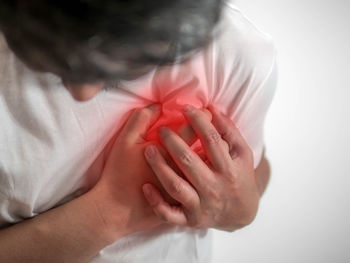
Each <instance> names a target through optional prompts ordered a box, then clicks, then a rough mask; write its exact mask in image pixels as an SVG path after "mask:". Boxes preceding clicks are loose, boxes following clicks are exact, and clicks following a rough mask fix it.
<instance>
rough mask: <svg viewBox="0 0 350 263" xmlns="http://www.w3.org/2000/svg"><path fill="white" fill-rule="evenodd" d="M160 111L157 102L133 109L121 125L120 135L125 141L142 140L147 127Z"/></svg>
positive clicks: (137, 141)
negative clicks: (122, 125) (123, 124)
mask: <svg viewBox="0 0 350 263" xmlns="http://www.w3.org/2000/svg"><path fill="white" fill-rule="evenodd" d="M160 113H161V109H160V105H159V104H151V105H149V106H147V107H145V108H140V109H135V110H134V111H133V113H132V114H131V116H130V117H129V119H128V120H127V122H126V124H125V126H124V127H123V130H122V132H121V133H120V136H121V137H122V138H123V139H124V140H125V141H126V142H127V143H142V142H144V141H145V139H144V138H145V136H146V133H147V130H148V128H149V127H150V126H151V125H152V124H153V123H154V122H155V121H156V120H157V118H158V117H159V116H160Z"/></svg>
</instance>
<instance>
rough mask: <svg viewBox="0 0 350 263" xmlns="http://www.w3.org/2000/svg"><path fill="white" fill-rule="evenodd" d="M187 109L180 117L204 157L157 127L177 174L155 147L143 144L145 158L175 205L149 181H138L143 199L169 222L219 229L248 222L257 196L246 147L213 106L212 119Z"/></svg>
mask: <svg viewBox="0 0 350 263" xmlns="http://www.w3.org/2000/svg"><path fill="white" fill-rule="evenodd" d="M187 109H188V110H185V111H184V115H185V117H186V119H187V120H188V122H189V124H190V125H191V127H192V128H193V130H194V132H195V133H196V135H197V136H198V138H199V139H200V141H201V143H202V147H203V149H204V152H205V155H206V157H207V160H204V159H203V158H201V157H200V156H199V155H198V154H197V153H196V152H194V151H193V150H192V149H191V148H190V147H189V146H188V145H187V143H186V142H185V141H184V140H183V139H182V138H181V137H180V136H179V135H177V134H176V133H175V132H173V131H172V130H170V129H167V128H162V129H161V132H160V135H161V136H160V137H161V141H162V144H163V145H164V147H165V150H166V151H167V152H168V154H169V155H170V157H171V158H172V159H173V161H174V162H175V164H176V165H177V167H178V169H179V170H181V174H179V172H176V171H175V170H174V169H172V168H171V166H169V164H168V162H167V161H166V160H165V159H164V157H163V156H162V154H161V153H160V151H159V150H158V149H157V147H155V145H153V146H152V145H150V146H147V148H146V150H145V156H146V160H147V162H148V164H149V165H150V167H151V168H152V170H153V172H154V174H155V175H156V176H157V178H158V179H159V181H160V183H161V184H162V186H163V187H164V189H165V190H166V191H167V192H168V194H169V195H170V196H171V197H172V198H174V199H175V200H176V201H178V202H179V203H180V205H170V204H169V203H167V202H166V201H165V200H164V198H163V196H162V194H161V193H160V191H159V190H158V189H157V188H156V187H155V186H154V185H152V184H149V183H148V184H145V185H143V192H144V194H145V197H146V199H147V200H148V202H149V204H150V205H151V206H152V207H153V210H154V212H155V213H156V214H157V215H158V216H159V217H160V218H161V219H163V220H164V221H165V222H167V223H170V224H176V225H182V226H190V227H196V228H217V229H221V230H225V231H234V230H236V229H239V228H242V227H244V226H246V225H248V224H250V223H251V222H252V221H253V220H254V218H255V216H256V213H257V210H258V205H259V198H260V193H259V190H258V187H257V184H256V178H255V171H254V165H253V154H252V151H251V149H250V148H249V146H248V145H247V143H246V141H245V140H244V138H243V137H242V135H241V134H240V132H239V131H238V129H237V127H236V126H235V125H234V124H233V122H232V121H231V120H230V119H229V118H227V117H226V116H224V115H223V114H221V113H219V112H218V111H217V110H216V109H215V108H214V107H213V106H210V108H209V109H210V111H211V113H212V122H210V120H209V119H208V118H207V117H206V116H205V114H204V113H203V111H201V110H199V109H195V108H193V107H191V106H190V107H187ZM152 150H153V151H152Z"/></svg>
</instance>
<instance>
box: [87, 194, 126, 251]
mask: <svg viewBox="0 0 350 263" xmlns="http://www.w3.org/2000/svg"><path fill="white" fill-rule="evenodd" d="M81 198H82V202H83V203H84V205H85V206H86V207H87V209H88V210H89V212H88V214H89V215H90V217H91V219H90V220H91V221H92V222H94V225H95V230H96V231H97V232H98V233H99V235H101V238H102V240H104V241H105V242H106V243H107V245H110V244H112V243H113V242H115V241H117V240H118V239H120V238H122V237H123V236H126V235H127V233H128V231H127V229H126V227H125V226H124V225H123V220H122V216H123V213H122V211H117V209H116V208H115V206H114V205H113V204H110V205H109V204H108V203H107V202H106V201H105V200H106V199H105V198H103V194H102V193H99V192H98V190H96V188H93V189H91V190H90V191H89V192H87V193H86V194H84V195H83V196H81Z"/></svg>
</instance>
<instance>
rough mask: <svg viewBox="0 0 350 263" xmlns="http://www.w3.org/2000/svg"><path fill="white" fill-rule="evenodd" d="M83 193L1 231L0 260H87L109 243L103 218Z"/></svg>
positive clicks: (52, 262)
mask: <svg viewBox="0 0 350 263" xmlns="http://www.w3.org/2000/svg"><path fill="white" fill-rule="evenodd" d="M88 198H89V197H88V195H83V196H81V197H79V198H77V199H75V200H73V201H71V202H69V203H67V204H65V205H62V206H60V207H57V208H54V209H52V210H49V211H47V212H45V213H43V214H40V215H38V216H36V217H34V218H32V219H29V220H25V221H23V222H21V223H18V224H16V225H13V226H11V227H8V228H6V229H4V230H2V231H0V262H11V263H17V262H21V263H24V262H25V263H31V262H35V263H40V262H50V263H55V262H59V263H61V262H65V263H69V262H72V263H73V262H74V263H78V262H87V261H88V260H89V259H91V258H92V257H94V256H95V255H96V254H97V253H98V252H99V251H100V250H101V249H102V248H104V247H105V246H107V245H109V243H111V241H112V240H109V238H108V237H107V235H106V233H105V229H104V226H103V220H102V219H100V218H99V217H98V216H96V215H97V213H96V211H94V209H95V208H94V205H93V204H92V203H91V204H90V205H89V202H91V201H90V200H88Z"/></svg>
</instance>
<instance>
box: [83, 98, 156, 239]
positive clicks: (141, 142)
mask: <svg viewBox="0 0 350 263" xmlns="http://www.w3.org/2000/svg"><path fill="white" fill-rule="evenodd" d="M160 113H161V110H160V109H159V107H157V105H156V104H153V105H151V106H148V107H145V108H142V109H136V110H134V112H133V113H132V114H131V116H130V117H129V119H128V120H127V121H126V123H125V124H124V126H123V127H122V129H121V131H120V132H119V133H118V137H117V138H116V139H115V141H114V143H113V145H112V147H111V149H110V152H109V155H108V157H107V160H106V164H105V166H104V169H103V172H102V175H101V178H100V180H99V181H98V182H97V184H96V185H95V186H94V187H93V188H92V189H91V190H90V191H89V192H88V193H86V194H87V195H89V196H90V198H89V199H88V200H91V202H93V204H94V206H95V207H96V208H97V209H96V213H99V215H98V216H100V217H101V219H102V221H101V222H104V224H105V229H106V230H107V231H106V233H109V235H111V236H110V238H111V239H112V240H116V239H118V238H121V237H123V236H126V235H128V234H131V233H134V232H137V231H142V230H147V229H150V228H153V227H155V226H157V225H159V224H161V221H160V220H159V219H158V218H157V217H156V216H155V214H154V212H153V211H152V209H151V208H150V206H149V204H148V203H147V202H146V200H145V198H144V196H143V193H142V185H143V184H144V183H145V182H154V183H155V184H157V185H160V184H159V183H158V182H157V181H156V179H155V177H154V176H153V172H152V170H151V169H150V167H149V166H148V164H147V162H146V160H145V158H144V154H143V152H144V149H145V147H146V146H147V145H148V144H149V143H151V142H146V141H145V139H144V137H145V135H146V132H147V130H148V129H149V127H150V126H151V125H152V124H153V123H154V122H155V121H156V120H157V118H158V117H159V115H160Z"/></svg>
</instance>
